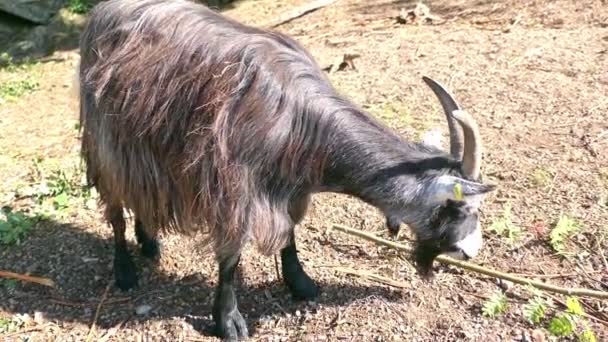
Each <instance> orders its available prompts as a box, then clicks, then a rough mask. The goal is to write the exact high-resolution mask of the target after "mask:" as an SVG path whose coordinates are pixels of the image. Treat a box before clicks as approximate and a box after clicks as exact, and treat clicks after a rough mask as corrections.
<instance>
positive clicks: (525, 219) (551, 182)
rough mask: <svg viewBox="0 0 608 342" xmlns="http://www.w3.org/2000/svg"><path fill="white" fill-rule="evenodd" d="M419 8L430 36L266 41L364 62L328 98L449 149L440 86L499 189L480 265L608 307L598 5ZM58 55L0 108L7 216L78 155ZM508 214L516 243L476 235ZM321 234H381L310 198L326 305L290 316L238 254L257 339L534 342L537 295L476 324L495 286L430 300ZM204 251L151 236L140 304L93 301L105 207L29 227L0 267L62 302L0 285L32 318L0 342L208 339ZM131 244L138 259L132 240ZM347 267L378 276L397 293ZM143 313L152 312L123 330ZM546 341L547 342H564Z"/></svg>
mask: <svg viewBox="0 0 608 342" xmlns="http://www.w3.org/2000/svg"><path fill="white" fill-rule="evenodd" d="M304 2H305V1H302V0H299V1H296V0H293V1H288V0H285V1H271V0H257V1H251V0H249V1H247V0H244V1H242V2H239V3H237V4H236V6H235V7H234V8H231V9H228V10H226V11H225V14H227V15H228V16H231V17H234V18H237V19H239V20H242V21H244V22H246V23H250V24H255V25H260V24H262V23H265V22H268V21H270V20H272V19H273V18H276V16H277V15H278V14H280V13H283V12H285V11H288V10H289V9H290V8H292V7H294V6H296V5H299V4H302V3H304ZM425 3H426V4H427V5H429V7H430V9H431V12H432V13H433V14H434V15H437V16H439V17H440V18H441V19H440V20H435V21H434V22H433V23H430V24H421V25H417V24H399V23H398V22H397V20H396V19H395V17H396V16H398V15H399V13H400V10H401V9H403V8H405V9H408V10H409V9H412V8H414V6H415V2H414V1H387V0H379V1H356V0H341V1H338V2H337V3H335V4H333V5H331V6H328V7H326V8H324V9H321V10H319V11H317V12H315V13H311V14H309V15H306V16H304V17H302V18H299V19H296V20H294V21H292V22H290V23H287V24H285V25H282V26H280V27H278V28H277V29H278V30H280V31H283V32H286V33H289V34H291V35H293V36H294V37H295V38H296V39H298V40H299V41H300V42H302V43H303V44H304V45H305V46H306V47H307V48H308V49H310V51H311V53H312V54H313V55H314V56H315V58H316V59H317V61H318V62H319V64H320V65H322V66H328V65H330V64H334V66H336V65H337V64H338V63H340V62H341V60H342V56H343V55H344V54H358V55H360V57H359V58H357V59H355V60H354V64H355V66H356V69H351V68H346V69H345V70H342V71H336V68H335V67H334V68H333V70H332V71H331V72H330V74H329V75H330V77H331V79H332V82H334V84H335V85H336V87H338V88H339V89H340V90H341V91H342V92H343V93H344V94H345V95H347V96H349V97H351V98H352V99H354V101H355V102H357V103H359V104H360V105H361V106H363V107H364V108H366V109H368V110H369V111H370V112H372V113H374V114H376V115H378V116H379V117H380V118H382V119H383V120H385V121H386V122H387V123H388V124H390V125H391V126H392V127H394V128H395V129H396V130H397V131H399V132H401V133H402V134H403V135H404V136H408V137H411V138H412V139H417V138H418V137H419V136H420V133H421V132H422V131H423V130H424V129H428V128H431V127H440V128H441V129H442V132H443V133H444V135H446V133H447V125H446V124H445V122H444V120H443V114H442V112H441V111H440V106H439V104H438V102H437V101H436V99H435V98H434V97H433V95H432V93H431V92H430V91H429V89H428V88H426V86H425V85H424V83H423V82H422V80H421V76H423V75H428V76H430V77H432V78H434V79H437V80H440V81H442V82H444V83H445V84H446V85H448V87H449V88H450V89H451V90H452V91H453V92H454V94H455V96H456V97H457V99H458V100H459V102H460V103H461V105H462V106H463V107H464V108H465V109H467V110H469V111H470V112H471V114H472V115H473V116H474V117H475V118H476V119H477V120H478V122H479V125H480V130H481V135H482V138H483V142H484V152H485V154H484V164H483V168H482V173H483V176H484V179H485V180H486V181H488V182H491V183H495V184H498V185H499V188H498V190H497V191H496V192H495V193H493V194H492V195H491V196H490V197H489V198H488V199H487V201H486V202H485V207H484V211H483V214H482V223H483V225H484V227H485V228H486V231H485V237H486V240H485V241H486V244H485V248H484V249H483V252H482V254H481V255H480V256H479V257H478V258H477V259H476V260H475V262H476V263H478V264H481V265H484V266H487V267H491V268H494V269H499V270H502V271H505V272H512V273H517V274H525V275H527V276H529V277H532V278H538V279H542V280H543V281H547V282H550V283H552V284H556V285H561V286H567V287H584V288H590V289H596V290H603V291H608V285H607V284H608V262H607V261H606V256H608V238H607V237H608V233H607V230H608V154H606V152H605V151H606V150H607V149H608V120H607V119H608V117H607V115H608V4H607V3H606V2H605V1H600V0H594V1H592V0H583V1H569V0H555V1H532V0H517V1H515V0H509V1H490V0H457V1H447V0H435V1H426V2H425ZM54 57H56V58H54V59H51V60H48V61H46V62H44V63H41V64H38V65H35V66H33V67H32V68H31V69H29V70H28V71H27V72H30V73H35V74H36V75H39V79H40V89H39V90H37V91H35V92H32V93H30V94H28V95H25V96H23V97H21V98H20V99H19V100H17V101H14V102H8V103H3V104H0V112H1V115H0V179H2V184H0V200H1V201H2V202H1V203H0V204H1V205H3V206H4V205H11V206H15V207H17V206H19V205H22V204H19V201H17V200H15V199H14V198H13V196H12V194H13V193H14V190H15V189H16V188H17V187H18V186H19V185H20V184H23V183H25V182H28V179H29V178H28V177H29V175H30V173H31V170H32V160H33V159H34V158H37V157H44V158H45V159H53V160H57V161H59V162H69V161H70V160H75V159H76V158H77V157H78V139H77V130H75V129H74V125H75V124H76V123H77V114H76V102H75V100H74V98H73V97H71V94H70V91H71V89H70V86H71V80H72V72H73V69H74V66H75V64H76V61H77V52H76V51H75V50H63V51H57V52H56V54H55V55H54ZM3 77H4V78H6V77H8V76H6V75H2V73H1V72H0V81H2V80H3ZM507 205H510V206H511V207H512V212H511V217H510V218H511V220H512V222H513V224H514V225H516V226H518V227H521V229H522V234H521V237H520V238H519V239H518V240H516V241H514V242H511V241H509V240H508V239H507V238H505V237H504V236H498V235H497V234H496V233H495V232H492V231H490V230H489V229H488V227H489V226H490V225H491V224H492V223H493V222H496V221H497V220H499V219H500V218H501V216H502V215H503V212H504V209H505V207H506V206H507ZM562 214H564V215H569V216H570V217H573V218H575V219H576V220H577V221H578V222H579V223H580V224H581V227H582V228H581V230H580V231H579V232H578V233H577V234H576V235H575V236H573V237H572V238H571V239H569V240H568V241H567V243H566V246H567V250H568V251H569V252H570V253H572V256H570V257H563V256H559V255H557V254H556V253H555V252H554V251H553V249H552V247H551V245H550V244H549V232H550V231H551V229H552V228H553V227H554V226H555V224H556V222H557V221H558V219H559V218H560V216H561V215H562ZM333 223H339V224H343V225H347V226H351V227H355V228H360V229H363V230H366V231H369V232H374V233H377V234H378V235H379V236H382V237H385V238H388V236H389V235H388V232H387V230H386V228H385V226H384V221H383V219H382V217H381V216H380V215H379V214H378V212H377V211H376V210H375V209H374V208H372V207H370V206H368V205H366V204H363V203H362V202H360V201H358V200H356V199H353V198H347V197H345V196H338V195H329V194H323V195H318V196H316V197H315V198H314V203H313V205H312V207H311V208H310V211H309V213H308V216H307V218H306V220H305V221H304V222H303V223H302V224H301V226H299V227H298V228H297V240H298V241H297V242H298V248H299V251H300V257H301V259H302V261H303V263H304V265H305V268H306V270H307V272H308V273H309V275H311V276H312V277H313V278H314V279H315V280H317V281H318V283H319V284H320V285H321V287H322V295H321V297H320V298H319V299H318V300H317V301H315V302H307V303H302V302H296V301H293V300H292V299H291V298H290V295H289V294H288V292H287V289H286V288H285V286H284V285H283V283H282V282H281V281H279V280H278V279H277V273H276V271H275V261H274V259H273V258H261V257H260V256H259V254H257V252H256V251H255V250H253V249H248V250H247V251H246V253H245V255H244V256H243V259H242V278H243V279H242V282H241V284H240V285H239V289H238V296H239V305H240V308H241V312H242V313H243V315H244V316H245V319H246V320H247V322H248V323H249V324H250V330H251V336H252V337H251V340H256V341H257V340H259V341H279V340H280V341H322V340H330V341H532V337H531V336H532V333H533V330H534V329H536V327H534V326H533V325H532V324H531V323H529V322H528V321H527V320H526V319H525V318H524V316H523V314H522V306H523V304H525V302H526V300H527V298H529V296H530V292H529V291H527V290H526V288H524V287H521V286H512V287H509V289H508V290H507V296H508V298H509V307H508V309H507V312H506V313H505V314H503V315H500V316H497V317H496V318H488V317H484V316H483V315H482V313H481V306H482V304H483V303H484V302H485V301H486V299H487V298H489V297H490V296H492V294H494V293H495V292H496V291H498V290H499V289H500V287H499V284H498V283H497V281H496V279H494V278H491V277H487V276H481V275H477V274H473V273H469V272H465V271H462V270H459V269H457V268H453V267H445V266H440V265H437V269H438V272H439V273H438V274H437V278H436V279H435V281H434V282H433V283H425V282H423V281H422V280H421V279H420V278H419V277H418V276H417V275H416V274H415V271H414V268H413V266H412V264H411V263H410V262H409V261H408V259H407V257H406V256H403V255H399V254H398V253H396V252H394V251H392V250H389V249H386V248H381V247H378V246H376V245H374V244H372V243H368V242H365V241H363V240H360V239H357V238H353V237H349V236H346V235H341V234H340V233H337V232H328V231H327V230H328V228H329V227H331V225H332V224H333ZM198 238H199V237H195V238H191V237H181V236H164V237H163V238H162V244H163V245H162V259H161V260H160V263H159V264H158V265H153V264H151V263H149V262H148V261H146V260H142V259H141V257H140V254H139V253H134V255H135V257H136V261H137V264H138V266H139V267H140V269H141V271H140V286H139V288H137V289H136V290H134V291H132V292H131V293H122V292H120V291H119V290H118V289H116V288H115V287H113V286H110V287H109V290H108V291H107V293H105V295H104V292H106V291H105V289H106V287H107V286H108V284H110V285H112V284H113V283H112V282H113V279H112V253H113V244H112V240H111V230H110V229H109V228H108V227H107V226H106V225H105V223H104V222H103V220H102V219H101V215H100V212H99V210H75V211H74V212H73V213H72V214H70V215H68V216H66V217H63V218H61V219H51V220H46V221H42V222H40V223H38V224H37V225H36V226H35V228H34V229H33V230H32V232H31V234H30V235H29V236H28V237H27V238H26V239H25V240H24V241H23V243H21V244H19V245H16V246H11V247H6V246H4V245H0V248H1V249H0V270H10V271H12V272H18V273H30V274H32V275H38V276H43V277H48V278H51V279H53V280H54V281H55V282H56V283H57V288H56V289H50V288H45V287H41V286H38V285H34V284H26V283H20V284H17V285H16V286H11V287H8V286H1V285H0V318H2V317H5V318H11V317H14V316H15V315H17V314H28V315H29V316H31V317H34V316H36V320H35V322H33V323H30V325H29V328H27V329H22V330H18V331H17V332H16V333H15V332H13V333H12V334H5V335H4V336H2V335H0V337H3V340H5V341H6V340H8V341H12V340H15V341H21V340H24V341H25V340H29V341H40V340H57V341H83V340H85V338H86V336H87V334H89V331H90V329H91V324H92V322H93V321H95V322H96V329H95V331H94V335H93V336H95V337H96V338H95V339H94V340H108V341H213V340H216V339H215V338H214V337H213V336H211V335H210V329H211V327H212V321H211V304H212V298H213V289H214V286H215V284H216V277H217V276H216V271H217V268H216V265H215V264H214V262H213V259H212V257H211V256H209V255H206V254H202V252H200V251H199V250H198V249H197V241H198ZM410 238H411V237H410V236H409V233H407V230H406V228H405V227H404V229H403V230H402V233H401V234H400V235H399V237H398V238H397V240H400V241H401V242H403V243H404V244H408V243H409V242H408V239H410ZM129 239H130V241H131V242H132V243H133V246H134V241H135V240H134V236H133V233H132V230H130V231H129ZM340 267H341V268H340ZM343 268H350V269H355V270H357V271H358V272H359V273H362V274H363V273H366V272H367V273H374V274H378V275H382V276H384V277H387V278H391V279H392V280H394V281H396V282H399V283H400V286H394V285H385V284H382V283H379V282H376V281H373V280H371V279H370V278H366V277H364V276H353V275H349V274H346V273H345V272H343ZM552 296H553V297H555V299H557V300H559V301H564V300H565V297H564V296H559V295H552ZM102 300H103V305H99V303H100V301H102ZM580 300H581V301H582V302H583V303H584V307H585V310H586V311H587V313H588V314H589V316H591V317H589V320H588V321H589V322H590V324H591V327H592V329H593V330H594V332H595V334H596V337H597V340H598V341H608V304H607V303H606V302H600V301H599V300H593V299H588V298H580ZM145 305H147V306H149V307H148V309H150V310H149V311H147V312H146V313H145V314H141V312H140V314H138V313H136V308H139V309H141V308H143V307H144V306H145ZM557 307H558V308H559V304H557ZM98 310H99V312H97V311H98ZM96 316H97V317H96ZM545 323H546V322H545ZM544 334H545V335H546V336H545V337H546V339H548V340H556V341H557V340H559V341H566V340H574V339H568V338H561V339H555V338H549V336H548V333H547V331H546V330H544ZM22 338H23V339H22ZM28 338H29V339H28ZM537 341H538V339H537Z"/></svg>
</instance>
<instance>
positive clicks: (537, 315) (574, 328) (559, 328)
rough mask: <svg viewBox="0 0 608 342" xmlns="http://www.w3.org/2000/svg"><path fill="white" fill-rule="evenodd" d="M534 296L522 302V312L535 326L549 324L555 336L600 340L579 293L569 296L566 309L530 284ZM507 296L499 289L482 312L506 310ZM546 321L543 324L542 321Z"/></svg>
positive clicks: (589, 341) (492, 313) (591, 341)
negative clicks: (590, 322)
mask: <svg viewBox="0 0 608 342" xmlns="http://www.w3.org/2000/svg"><path fill="white" fill-rule="evenodd" d="M528 290H529V291H530V292H532V294H533V297H532V298H531V299H530V300H528V302H527V303H526V304H525V305H524V306H523V308H522V313H523V316H524V317H525V318H526V320H527V321H528V322H529V323H530V324H531V325H532V326H538V327H543V328H546V330H547V331H548V333H549V334H551V335H553V336H555V337H573V336H576V337H578V340H579V341H584V342H597V339H596V337H595V333H594V332H593V330H592V329H591V327H590V325H589V322H588V321H587V320H586V318H585V311H584V309H583V306H582V305H581V303H580V302H579V301H578V299H577V298H576V297H568V298H567V299H566V309H565V310H563V311H555V309H556V308H555V306H554V304H553V301H552V300H551V299H550V298H549V299H545V298H544V296H543V292H542V291H541V290H538V289H535V288H533V287H530V286H529V287H528ZM507 307H508V302H507V297H506V296H505V294H504V293H502V292H496V293H495V294H494V295H493V296H492V297H491V298H490V299H488V300H487V301H486V302H485V303H484V304H483V307H482V314H483V315H484V316H486V317H490V318H493V317H496V316H498V315H500V314H502V313H504V312H506V310H507ZM549 313H551V315H552V316H553V318H552V319H551V320H549V321H548V322H547V321H545V318H546V317H547V316H548V314H549ZM543 322H545V323H544V324H542V325H541V323H543Z"/></svg>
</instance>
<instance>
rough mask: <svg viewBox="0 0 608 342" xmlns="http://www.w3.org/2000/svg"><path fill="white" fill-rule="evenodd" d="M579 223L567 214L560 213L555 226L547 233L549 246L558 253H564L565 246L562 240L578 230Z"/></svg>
mask: <svg viewBox="0 0 608 342" xmlns="http://www.w3.org/2000/svg"><path fill="white" fill-rule="evenodd" d="M580 228H581V227H580V225H579V224H578V223H577V222H576V221H575V220H574V219H573V218H570V217H568V216H567V215H562V216H561V217H560V218H559V221H558V222H557V224H556V225H555V227H554V228H553V229H552V230H551V233H550V234H549V238H550V242H551V247H553V250H555V251H556V252H557V253H558V254H560V255H565V254H566V247H565V245H564V241H565V240H566V239H567V238H568V237H570V236H571V235H572V234H573V233H575V232H577V231H578V230H580Z"/></svg>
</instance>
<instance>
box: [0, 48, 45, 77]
mask: <svg viewBox="0 0 608 342" xmlns="http://www.w3.org/2000/svg"><path fill="white" fill-rule="evenodd" d="M36 64H38V62H37V61H35V60H33V59H24V60H20V61H19V63H17V62H15V60H14V58H13V57H12V56H11V55H9V54H8V53H7V52H3V53H1V54H0V70H2V71H7V72H9V73H15V72H19V71H28V70H30V69H31V68H32V67H33V66H34V65H36Z"/></svg>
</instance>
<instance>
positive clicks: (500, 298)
mask: <svg viewBox="0 0 608 342" xmlns="http://www.w3.org/2000/svg"><path fill="white" fill-rule="evenodd" d="M507 307H508V305H507V296H505V294H504V293H502V292H496V293H495V294H494V295H492V297H490V298H489V299H488V300H487V301H486V302H485V303H484V304H483V306H482V308H481V312H482V314H483V315H484V316H486V317H496V316H498V315H501V314H503V313H505V312H506V311H507Z"/></svg>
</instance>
